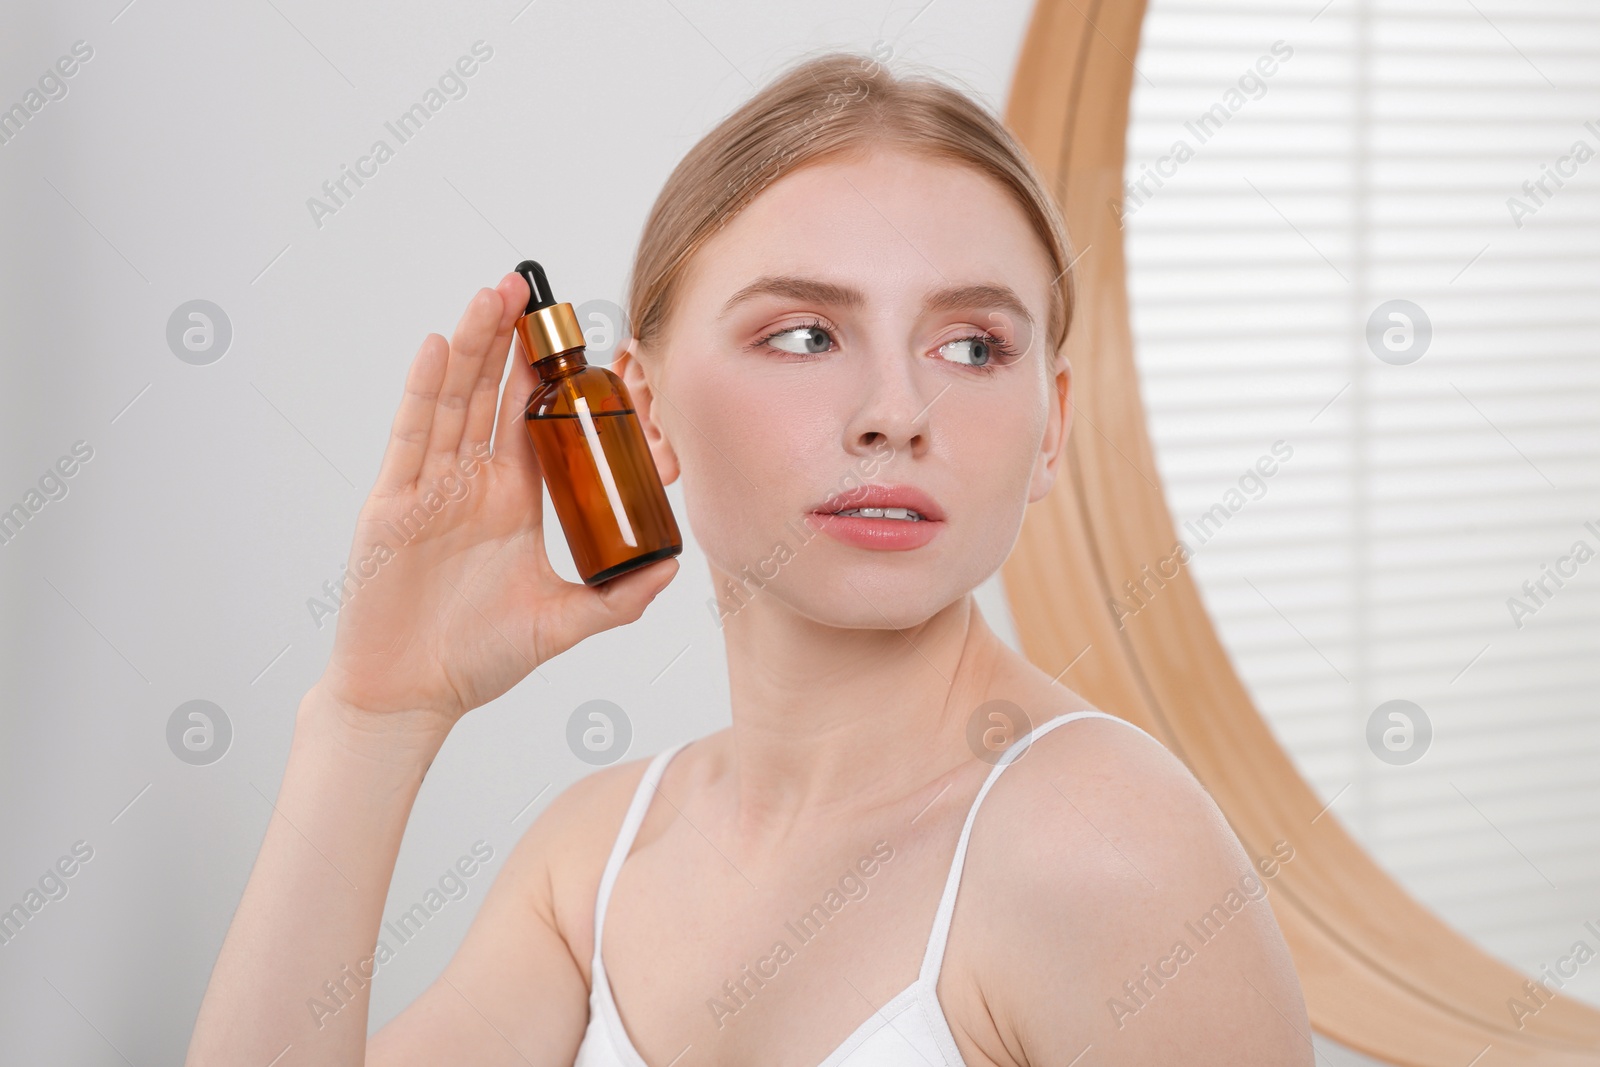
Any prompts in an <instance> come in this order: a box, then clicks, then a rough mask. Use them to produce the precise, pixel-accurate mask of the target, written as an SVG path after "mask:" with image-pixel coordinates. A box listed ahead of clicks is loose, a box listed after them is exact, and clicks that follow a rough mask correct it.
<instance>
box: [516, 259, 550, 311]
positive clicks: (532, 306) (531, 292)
mask: <svg viewBox="0 0 1600 1067" xmlns="http://www.w3.org/2000/svg"><path fill="white" fill-rule="evenodd" d="M517 273H518V274H520V275H522V280H523V281H525V282H527V283H528V306H527V308H525V309H524V310H523V312H522V313H523V314H524V315H530V314H532V313H533V312H535V311H538V310H539V309H540V308H547V307H550V306H551V305H552V304H554V303H555V302H556V298H555V294H553V293H552V292H551V291H550V279H548V278H546V277H545V276H544V268H543V267H541V266H539V264H538V263H537V262H536V261H535V260H531V259H525V260H523V261H522V262H521V263H518V264H517Z"/></svg>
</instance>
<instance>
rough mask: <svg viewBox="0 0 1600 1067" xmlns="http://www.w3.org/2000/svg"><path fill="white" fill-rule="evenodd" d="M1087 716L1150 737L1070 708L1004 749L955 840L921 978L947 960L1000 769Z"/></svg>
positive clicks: (935, 974) (933, 976)
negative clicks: (953, 921) (982, 817)
mask: <svg viewBox="0 0 1600 1067" xmlns="http://www.w3.org/2000/svg"><path fill="white" fill-rule="evenodd" d="M1088 717H1098V718H1102V719H1111V720H1113V721H1115V722H1120V723H1122V724H1123V725H1125V726H1132V727H1133V728H1134V729H1135V730H1138V731H1139V732H1140V733H1142V734H1146V736H1149V735H1148V734H1147V733H1146V731H1144V730H1143V729H1141V728H1140V727H1138V726H1136V725H1134V724H1133V723H1131V722H1129V721H1128V720H1127V719H1123V718H1119V717H1118V716H1116V715H1111V714H1108V713H1107V712H1104V711H1096V710H1084V711H1071V712H1067V713H1066V714H1065V715H1058V716H1056V717H1055V718H1053V719H1051V720H1049V721H1048V722H1044V723H1041V724H1040V725H1038V726H1035V727H1034V728H1033V729H1032V730H1029V731H1028V732H1027V733H1026V734H1024V735H1023V736H1022V737H1020V738H1018V739H1017V740H1015V741H1013V742H1012V743H1011V744H1010V745H1009V746H1008V747H1007V748H1006V750H1005V751H1004V752H1002V753H1000V758H999V759H998V760H996V761H995V765H994V767H993V768H992V769H991V770H990V771H989V777H988V778H986V779H984V782H983V788H981V789H979V790H978V796H977V799H975V800H973V802H972V807H971V808H970V809H968V811H967V821H966V823H965V824H964V825H963V826H962V827H961V837H960V839H959V840H958V841H957V842H956V854H955V858H954V859H953V860H951V861H950V874H949V875H948V876H947V877H946V878H945V883H944V895H943V896H941V897H940V898H939V910H938V911H937V912H935V913H934V916H933V930H932V931H931V932H930V933H929V934H928V949H927V952H926V953H924V954H923V957H922V972H921V975H920V980H921V981H923V982H925V983H928V984H930V985H932V984H936V983H937V982H938V980H939V968H940V966H941V965H943V963H944V946H945V942H946V941H948V940H949V938H950V918H951V916H952V915H954V914H955V910H956V891H957V890H958V889H959V888H960V887H961V869H962V867H963V866H964V865H965V863H966V859H967V840H968V838H970V837H971V836H972V822H973V819H975V818H976V817H977V814H978V805H980V804H982V803H983V798H984V797H986V796H988V795H989V789H990V787H991V786H993V785H994V783H995V781H996V780H997V779H999V777H1000V772H1001V771H1003V770H1005V769H1006V768H1007V767H1009V766H1011V764H1013V763H1015V762H1016V761H1017V760H1018V759H1020V758H1021V756H1022V754H1023V752H1024V751H1026V750H1027V748H1028V746H1029V745H1031V744H1033V742H1034V741H1035V740H1037V739H1038V738H1040V737H1043V736H1044V735H1045V734H1047V733H1049V732H1050V731H1051V730H1054V729H1055V728H1056V727H1057V726H1061V725H1062V724H1064V723H1069V722H1071V721H1072V720H1073V719H1082V718H1088Z"/></svg>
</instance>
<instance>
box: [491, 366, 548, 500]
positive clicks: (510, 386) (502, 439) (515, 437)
mask: <svg viewBox="0 0 1600 1067" xmlns="http://www.w3.org/2000/svg"><path fill="white" fill-rule="evenodd" d="M516 348H517V349H518V351H517V353H516V354H515V355H514V356H512V357H511V373H510V374H509V375H508V376H507V377H506V389H505V395H504V396H502V397H501V398H500V417H499V420H498V423H497V425H496V426H495V430H494V458H495V462H496V463H500V462H504V463H506V464H508V465H510V466H513V467H520V468H523V469H525V470H529V471H534V472H537V471H538V469H539V460H538V457H537V456H535V455H534V451H533V441H532V440H531V439H530V438H529V437H528V425H527V411H528V398H529V397H531V396H532V395H533V388H534V386H536V385H538V384H539V381H538V376H537V375H535V374H534V373H533V368H532V367H530V366H529V365H528V361H527V359H526V358H524V357H523V355H522V352H521V348H522V346H521V345H520V344H518V345H517V346H516Z"/></svg>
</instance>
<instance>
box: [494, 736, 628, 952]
mask: <svg viewBox="0 0 1600 1067" xmlns="http://www.w3.org/2000/svg"><path fill="white" fill-rule="evenodd" d="M650 759H651V757H642V758H639V759H633V760H628V761H626V762H622V763H616V764H613V765H611V766H609V767H603V768H601V769H599V770H597V771H594V772H592V773H590V774H587V775H585V776H584V777H582V778H579V779H578V780H577V781H575V782H572V783H571V784H569V785H568V786H567V787H566V788H565V789H563V790H562V791H561V792H560V793H558V794H557V795H556V796H555V797H554V798H553V799H552V800H551V801H550V803H549V804H548V805H546V806H545V808H544V810H543V811H541V812H540V813H539V815H538V816H537V817H536V818H535V819H534V820H533V822H532V824H531V825H529V827H528V829H527V831H526V832H525V833H524V834H523V835H522V839H521V840H520V841H518V842H517V845H516V848H515V849H514V850H513V852H512V855H511V857H510V859H509V860H508V861H507V863H506V868H505V870H504V872H503V873H502V877H503V878H508V879H509V880H511V881H513V882H515V883H517V884H519V885H520V887H521V888H522V889H523V890H524V891H525V893H526V894H527V897H526V899H527V900H528V902H529V903H530V904H532V905H533V906H534V907H535V908H537V909H538V910H539V911H540V912H542V913H543V916H544V918H545V919H546V921H547V922H548V923H549V924H550V925H551V926H552V927H553V928H554V929H555V930H556V931H557V932H558V933H560V935H561V937H562V939H563V940H564V941H566V942H567V944H568V946H569V948H570V949H571V951H572V954H573V958H574V960H575V961H576V962H577V963H578V965H579V967H580V968H581V970H582V972H583V974H584V978H585V980H586V981H587V980H588V977H589V973H588V971H589V957H590V955H591V954H592V953H593V949H594V904H595V894H596V892H597V891H598V890H599V888H600V878H601V875H602V873H603V871H604V868H605V863H606V858H607V856H608V855H609V854H610V852H611V846H612V844H613V843H614V842H615V841H616V837H617V832H618V831H619V830H620V829H621V828H622V822H623V819H624V818H625V817H626V816H627V812H628V805H629V804H630V803H631V802H632V800H633V796H634V793H635V792H636V791H637V789H638V787H639V782H640V780H641V779H642V778H643V777H644V774H645V771H646V769H647V768H648V767H649V764H650Z"/></svg>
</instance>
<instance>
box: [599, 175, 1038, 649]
mask: <svg viewBox="0 0 1600 1067" xmlns="http://www.w3.org/2000/svg"><path fill="white" fill-rule="evenodd" d="M1055 273H1056V272H1055V269H1054V268H1053V267H1052V266H1051V261H1050V258H1049V256H1048V255H1047V254H1046V252H1045V250H1044V247H1043V245H1042V244H1041V242H1040V240H1039V239H1038V237H1037V236H1035V234H1034V232H1033V230H1032V228H1031V227H1030V226H1029V224H1028V221H1027V218H1026V216H1025V215H1024V214H1023V212H1022V210H1021V209H1020V208H1019V207H1018V206H1016V204H1015V203H1014V202H1013V201H1012V200H1011V199H1010V198H1009V197H1008V196H1007V194H1006V193H1005V192H1004V191H1003V190H1002V189H1001V188H1000V187H999V186H998V185H997V184H995V183H994V182H993V181H992V180H991V179H988V178H986V177H984V176H983V175H981V174H979V173H978V172H976V171H975V170H972V169H970V168H967V167H962V166H957V165H953V164H946V163H941V162H932V161H929V160H926V159H922V158H918V157H916V156H912V155H908V154H905V153H902V152H899V151H885V150H879V151H876V152H874V153H873V154H871V155H870V156H867V157H865V158H863V159H859V160H849V161H847V160H836V161H832V162H826V163H819V164H813V165H811V166H808V167H805V168H803V169H801V170H799V171H796V172H794V173H791V174H789V175H786V176H785V177H784V178H782V179H780V180H779V181H777V182H774V183H773V184H772V185H771V186H769V187H767V188H766V189H764V190H763V191H762V192H761V194H760V195H759V196H757V197H756V198H755V200H754V201H752V203H751V204H750V205H749V206H748V207H746V208H745V209H744V210H743V211H742V212H740V213H739V214H738V215H737V216H735V218H734V219H733V220H732V221H731V222H730V223H728V224H727V225H726V226H725V227H723V228H722V229H721V230H720V231H719V232H718V233H717V234H716V235H714V236H713V237H712V238H711V239H710V240H709V241H708V242H707V243H706V244H705V245H703V246H702V247H701V249H700V250H699V251H698V252H697V253H696V254H695V257H694V260H693V262H692V264H691V265H690V267H689V269H688V271H687V272H686V274H685V276H684V277H683V279H682V280H681V281H682V286H681V288H680V290H679V293H678V300H677V302H676V305H675V307H674V309H673V312H672V315H671V319H670V322H669V324H668V326H667V329H666V331H665V332H666V336H665V338H664V341H663V343H662V344H661V345H660V346H659V348H658V349H657V350H655V351H650V352H647V353H646V354H645V359H644V361H643V367H642V366H641V364H640V363H638V362H636V361H634V360H633V359H631V358H630V359H627V360H625V361H624V363H623V366H622V369H623V372H624V374H625V377H626V379H627V383H628V386H629V390H630V392H632V393H633V395H634V398H635V400H636V402H637V403H638V405H639V408H640V410H641V415H642V416H643V417H644V421H645V425H646V431H647V434H648V435H649V437H650V440H651V446H652V449H653V450H654V453H655V458H656V462H657V465H658V466H659V468H660V470H661V473H662V477H663V478H664V479H665V480H666V481H667V482H668V483H670V482H672V481H675V480H676V479H677V478H678V477H680V476H681V477H682V478H683V483H684V486H683V494H684V500H685V506H686V508H687V511H688V516H687V519H688V522H689V525H690V527H691V528H692V529H693V531H694V535H695V538H696V540H697V541H698V542H699V544H700V546H701V548H702V549H703V550H704V551H705V553H706V556H707V558H708V560H709V561H710V564H711V567H712V578H713V581H714V583H715V588H716V590H717V596H718V599H719V601H720V608H719V616H720V617H723V618H725V617H726V615H728V614H730V613H736V612H739V611H744V610H759V611H766V610H772V609H773V608H774V607H776V608H778V609H779V610H792V611H795V612H798V613H800V614H801V615H803V616H805V617H807V618H810V619H813V620H816V621H818V622H823V623H826V624H829V625H835V626H843V627H873V628H881V627H885V626H893V627H897V628H904V627H907V626H911V625H915V624H916V623H919V622H922V621H923V620H925V619H927V618H928V617H929V616H931V615H932V614H934V613H935V612H937V611H939V610H940V609H941V608H943V607H945V606H947V605H949V604H950V603H951V602H953V601H954V600H957V599H959V598H960V597H962V596H964V595H965V594H966V593H967V592H968V591H970V590H971V589H973V588H974V587H975V586H977V585H978V584H980V583H981V582H983V581H984V580H985V579H986V578H988V577H989V576H990V575H991V574H993V573H994V572H995V570H996V569H998V568H999V566H1000V564H1001V563H1002V562H1003V561H1004V560H1005V558H1006V556H1007V554H1008V553H1009V552H1010V551H1011V547H1012V545H1013V544H1014V543H1015V542H1016V539H1017V535H1018V533H1019V532H1020V530H1021V525H1022V517H1023V511H1024V508H1025V507H1026V505H1027V504H1029V503H1031V502H1032V501H1035V500H1037V499H1039V498H1040V497H1042V496H1043V495H1044V494H1045V493H1046V492H1047V491H1048V490H1049V488H1050V486H1051V484H1052V481H1053V479H1054V473H1055V468H1056V464H1057V462H1058V460H1059V457H1060V455H1061V451H1062V449H1061V445H1062V443H1063V441H1064V440H1065V436H1066V429H1067V426H1068V424H1069V422H1068V420H1069V409H1068V406H1067V385H1068V371H1067V366H1066V363H1065V361H1064V360H1060V361H1059V362H1057V361H1055V360H1054V359H1053V358H1052V355H1051V353H1049V352H1048V351H1046V349H1047V348H1048V334H1047V326H1046V313H1047V308H1048V292H1049V287H1050V285H1051V284H1052V276H1053V275H1054V274H1055ZM985 333H987V334H989V335H990V337H989V338H984V337H983V336H982V335H983V334H985ZM1007 348H1009V349H1010V350H1011V351H1010V352H1009V353H1008V352H1007V351H1005V349H1007ZM645 367H647V368H648V369H647V370H646V369H643V368H645ZM641 390H645V391H648V393H649V397H648V398H644V397H641ZM868 486H876V487H887V488H888V490H889V499H888V501H887V504H888V506H891V507H892V506H895V505H899V506H902V507H910V508H914V509H916V510H917V511H918V512H920V513H922V514H924V516H925V518H924V520H923V521H921V522H911V521H908V520H905V519H897V518H891V517H883V518H878V517H870V516H869V517H857V518H854V519H850V518H846V517H837V516H829V515H826V514H823V513H822V512H831V511H833V510H834V509H835V508H838V507H850V506H852V505H855V506H862V505H864V504H866V503H870V502H871V500H870V499H869V498H865V497H863V496H862V494H863V493H864V492H865V487H868ZM841 494H842V495H843V496H844V499H840V498H839V497H840V495H841ZM819 509H820V512H819ZM891 514H893V513H891ZM730 580H731V581H732V582H733V583H734V585H733V590H732V591H730V589H729V587H728V582H729V581H730Z"/></svg>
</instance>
